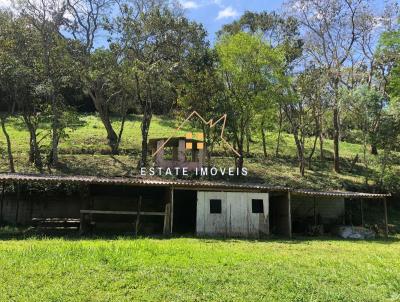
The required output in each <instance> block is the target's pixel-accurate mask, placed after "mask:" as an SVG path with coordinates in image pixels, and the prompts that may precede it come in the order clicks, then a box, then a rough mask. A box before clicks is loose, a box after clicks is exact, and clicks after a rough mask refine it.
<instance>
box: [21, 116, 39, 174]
mask: <svg viewBox="0 0 400 302" xmlns="http://www.w3.org/2000/svg"><path fill="white" fill-rule="evenodd" d="M24 121H25V124H26V126H27V128H28V131H29V136H30V137H29V142H30V146H29V148H30V150H29V158H30V160H31V162H32V163H34V164H35V167H36V168H37V169H39V171H40V172H43V163H42V158H41V155H40V150H39V145H38V143H37V136H36V128H35V126H34V125H33V124H32V122H31V121H30V120H29V118H27V117H24Z"/></svg>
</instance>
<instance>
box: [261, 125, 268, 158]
mask: <svg viewBox="0 0 400 302" xmlns="http://www.w3.org/2000/svg"><path fill="white" fill-rule="evenodd" d="M261 137H262V144H263V152H264V158H267V140H266V138H265V137H266V135H265V129H264V127H262V128H261Z"/></svg>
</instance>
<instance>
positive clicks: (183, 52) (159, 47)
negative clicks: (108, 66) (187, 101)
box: [115, 0, 205, 166]
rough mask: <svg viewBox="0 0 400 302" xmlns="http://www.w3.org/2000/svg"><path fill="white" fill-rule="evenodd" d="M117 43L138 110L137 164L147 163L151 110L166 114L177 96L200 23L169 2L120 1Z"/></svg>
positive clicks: (200, 33)
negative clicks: (139, 145)
mask: <svg viewBox="0 0 400 302" xmlns="http://www.w3.org/2000/svg"><path fill="white" fill-rule="evenodd" d="M120 8H121V16H119V17H118V18H117V19H116V21H115V24H116V31H117V33H118V35H117V39H116V40H117V42H118V44H119V46H120V48H121V49H122V50H123V51H124V56H123V57H124V60H126V61H127V62H129V64H130V66H131V75H132V79H133V80H134V91H135V101H136V102H137V103H138V104H139V106H140V108H141V112H142V114H143V115H142V122H141V134H142V152H141V160H140V162H139V165H140V166H146V165H147V153H148V150H147V139H148V133H149V129H150V123H151V119H152V116H153V113H154V112H155V111H156V110H158V112H160V113H166V112H168V111H169V110H170V108H171V106H172V104H174V103H175V102H176V99H177V85H178V83H179V80H180V77H181V76H182V74H183V72H184V67H185V62H186V59H187V57H188V55H189V53H190V49H191V48H193V47H196V45H198V43H203V40H204V37H205V33H204V30H203V28H202V27H201V26H199V25H197V24H196V23H194V22H190V21H188V20H187V19H186V18H184V17H183V16H182V13H181V12H180V11H179V10H178V9H177V8H175V7H173V6H171V4H170V2H169V1H162V0H159V1H156V0H153V1H144V0H134V1H130V2H126V3H120Z"/></svg>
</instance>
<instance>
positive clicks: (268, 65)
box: [216, 32, 284, 169]
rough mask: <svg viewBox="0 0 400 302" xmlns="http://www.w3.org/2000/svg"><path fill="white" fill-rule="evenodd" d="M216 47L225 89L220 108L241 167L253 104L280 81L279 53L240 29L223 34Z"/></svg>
mask: <svg viewBox="0 0 400 302" xmlns="http://www.w3.org/2000/svg"><path fill="white" fill-rule="evenodd" d="M216 49H217V53H218V56H219V60H220V66H219V70H220V73H221V77H222V79H223V82H224V86H225V89H226V100H225V104H224V109H225V110H226V111H225V112H226V113H227V114H228V116H229V117H230V119H229V124H228V127H229V129H230V130H231V132H232V134H233V137H234V142H235V145H236V146H237V148H238V150H237V151H238V153H239V154H240V157H239V158H238V160H237V168H239V169H242V167H243V150H244V142H245V137H246V134H247V132H246V131H247V128H248V126H249V125H251V124H252V123H253V121H254V117H255V115H256V112H257V107H259V106H260V104H262V103H263V102H264V101H265V99H267V98H268V96H269V95H270V94H271V95H274V94H275V93H274V92H275V89H278V90H279V89H280V85H281V83H283V82H284V75H283V65H284V58H283V53H282V51H280V50H279V49H273V48H271V47H270V46H269V45H268V44H267V43H266V42H264V41H263V39H262V38H260V37H257V36H253V35H251V34H247V33H243V32H241V33H237V34H235V35H225V36H223V37H222V38H221V40H220V41H219V42H218V43H217V45H216Z"/></svg>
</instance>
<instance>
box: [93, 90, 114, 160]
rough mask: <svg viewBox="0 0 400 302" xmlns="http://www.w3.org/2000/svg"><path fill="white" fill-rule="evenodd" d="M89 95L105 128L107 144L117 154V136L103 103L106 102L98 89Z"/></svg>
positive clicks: (106, 107)
mask: <svg viewBox="0 0 400 302" xmlns="http://www.w3.org/2000/svg"><path fill="white" fill-rule="evenodd" d="M90 97H91V99H92V101H93V104H94V107H95V108H96V110H97V112H98V113H99V116H100V119H101V122H102V123H103V125H104V128H105V129H106V132H107V140H108V145H109V146H110V148H111V153H112V154H113V155H116V154H118V136H117V134H116V133H115V131H114V128H113V127H112V124H111V120H110V112H109V109H108V106H107V104H105V103H106V102H105V100H104V98H103V97H102V96H101V92H100V91H99V90H96V91H95V92H94V93H90Z"/></svg>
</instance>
